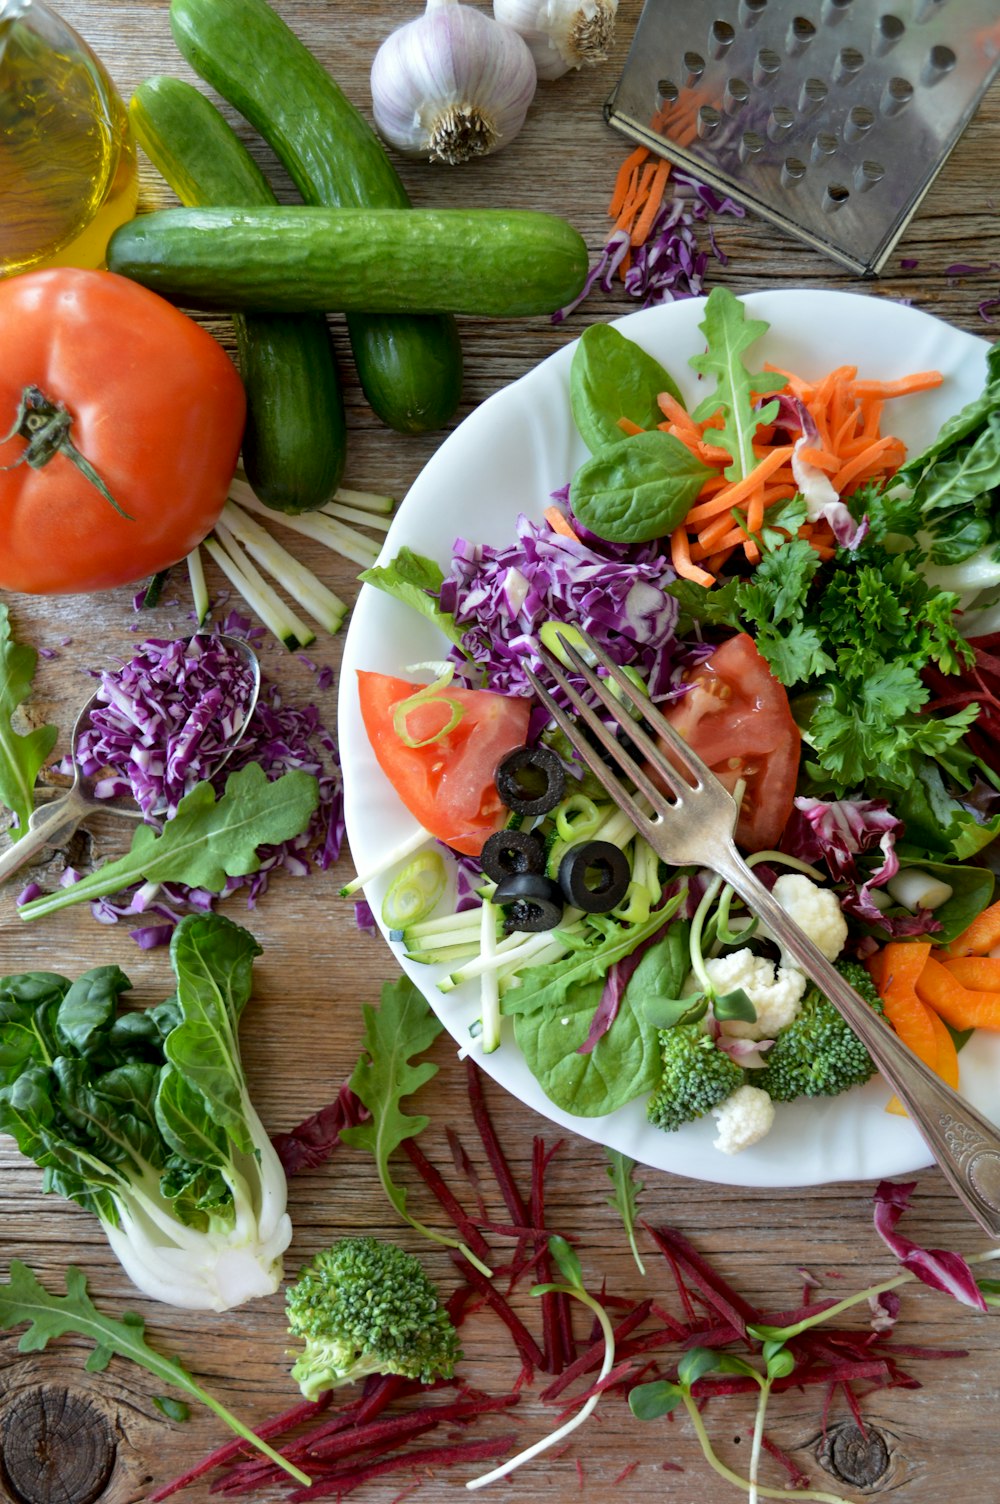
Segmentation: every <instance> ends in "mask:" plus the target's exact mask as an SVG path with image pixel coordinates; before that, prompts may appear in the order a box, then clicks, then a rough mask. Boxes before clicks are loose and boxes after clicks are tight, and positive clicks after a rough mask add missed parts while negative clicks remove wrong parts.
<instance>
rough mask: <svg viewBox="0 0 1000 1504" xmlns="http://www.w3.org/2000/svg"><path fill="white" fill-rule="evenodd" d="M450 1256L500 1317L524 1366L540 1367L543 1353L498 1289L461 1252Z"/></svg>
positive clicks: (543, 1359)
mask: <svg viewBox="0 0 1000 1504" xmlns="http://www.w3.org/2000/svg"><path fill="white" fill-rule="evenodd" d="M451 1257H452V1261H453V1262H454V1263H455V1264H456V1265H457V1266H458V1267H459V1268H460V1269H461V1271H462V1273H463V1274H464V1276H465V1279H466V1282H467V1283H468V1284H470V1285H472V1286H473V1288H474V1289H475V1290H477V1291H478V1293H479V1294H480V1295H481V1296H482V1297H483V1299H484V1300H485V1301H486V1303H487V1304H488V1305H489V1306H490V1307H491V1309H492V1310H494V1311H495V1312H496V1314H497V1315H498V1316H499V1317H500V1320H501V1321H502V1322H503V1324H504V1326H505V1327H506V1328H507V1330H508V1331H509V1332H510V1335H511V1337H512V1338H513V1339H514V1346H515V1347H516V1348H517V1350H518V1353H519V1354H520V1356H521V1361H522V1362H523V1363H524V1364H525V1366H526V1367H528V1368H531V1369H535V1368H542V1367H543V1366H544V1363H545V1355H544V1353H543V1352H542V1350H541V1348H540V1347H539V1346H538V1343H537V1342H536V1341H535V1339H534V1337H533V1336H532V1335H531V1333H530V1332H529V1331H528V1328H527V1327H526V1326H525V1325H524V1322H523V1321H522V1320H521V1318H520V1317H519V1316H518V1315H517V1313H516V1312H515V1311H513V1310H512V1309H511V1307H510V1305H509V1304H508V1303H507V1301H506V1300H505V1299H504V1298H503V1296H502V1295H501V1294H500V1291H499V1290H497V1289H496V1288H495V1287H494V1286H493V1285H492V1284H491V1283H490V1281H489V1280H488V1279H486V1277H485V1276H484V1275H482V1274H480V1272H479V1270H478V1269H475V1268H473V1266H472V1265H471V1264H470V1263H469V1261H468V1259H466V1258H464V1257H463V1256H462V1254H460V1253H458V1252H454V1253H452V1255H451Z"/></svg>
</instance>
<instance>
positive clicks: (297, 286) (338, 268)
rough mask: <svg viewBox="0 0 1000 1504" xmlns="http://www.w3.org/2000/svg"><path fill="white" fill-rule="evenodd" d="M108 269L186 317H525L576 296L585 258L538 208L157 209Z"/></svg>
mask: <svg viewBox="0 0 1000 1504" xmlns="http://www.w3.org/2000/svg"><path fill="white" fill-rule="evenodd" d="M108 266H109V268H110V269H111V270H112V271H116V272H122V273H124V275H125V276H127V277H131V278H133V280H135V281H136V282H142V283H144V284H145V285H146V286H147V287H151V288H153V289H154V290H155V291H156V292H159V293H162V294H163V295H164V296H165V297H168V298H173V299H175V300H177V301H178V302H181V303H183V305H184V306H185V307H193V308H257V309H260V308H266V309H268V310H269V311H271V312H274V313H288V312H307V311H313V312H320V311H321V310H328V311H337V312H341V313H352V312H355V311H358V310H367V311H368V312H373V313H419V312H423V313H446V312H450V313H464V314H482V315H488V316H492V317H494V318H517V317H522V316H524V315H528V314H540V313H553V312H554V311H555V310H556V309H557V308H561V307H562V305H563V304H564V303H568V302H569V301H570V300H571V299H572V298H575V297H576V296H577V294H578V293H579V291H580V289H581V287H582V286H583V282H584V279H585V277H586V275H587V247H586V246H585V245H584V243H583V240H582V239H581V237H580V236H579V235H578V234H577V232H576V230H574V229H573V227H572V226H571V225H569V224H567V222H566V220H564V219H558V218H557V217H556V216H555V215H553V214H539V213H536V212H535V211H534V210H532V209H514V210H506V209H311V208H306V207H304V206H302V205H296V206H292V207H285V206H281V207H276V208H271V207H269V208H262V209H160V210H158V211H157V212H156V213H154V214H144V215H141V216H140V217H139V218H138V219H133V220H130V221H129V222H128V224H126V225H123V226H122V228H121V229H120V230H117V231H116V232H115V234H114V235H113V236H112V237H111V242H110V244H109V246H108Z"/></svg>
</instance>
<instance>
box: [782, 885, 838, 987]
mask: <svg viewBox="0 0 1000 1504" xmlns="http://www.w3.org/2000/svg"><path fill="white" fill-rule="evenodd" d="M771 891H772V893H773V894H774V897H775V898H776V899H777V901H778V903H780V904H781V907H782V908H783V909H784V911H785V913H786V914H787V915H788V916H789V918H790V919H794V920H795V923H796V924H797V925H798V926H799V929H802V930H805V932H806V934H807V935H808V936H809V938H810V940H811V941H812V942H813V944H814V945H815V946H817V947H818V948H819V949H820V950H821V951H822V952H823V954H824V956H825V957H826V959H827V960H828V961H836V959H837V957H838V956H839V955H840V952H841V951H842V950H843V948H844V946H845V945H846V943H847V920H846V919H845V918H844V911H843V909H842V908H841V907H840V900H839V898H838V897H837V895H836V893H834V891H833V889H832V888H821V887H819V886H818V884H816V883H814V882H812V881H811V879H810V878H808V877H806V876H805V875H804V873H801V872H783V873H782V874H781V876H780V877H779V878H778V880H777V882H776V883H775V885H774V887H773V889H772V890H771ZM781 959H782V963H783V964H785V965H787V964H788V960H787V957H786V956H785V955H784V954H782V958H781Z"/></svg>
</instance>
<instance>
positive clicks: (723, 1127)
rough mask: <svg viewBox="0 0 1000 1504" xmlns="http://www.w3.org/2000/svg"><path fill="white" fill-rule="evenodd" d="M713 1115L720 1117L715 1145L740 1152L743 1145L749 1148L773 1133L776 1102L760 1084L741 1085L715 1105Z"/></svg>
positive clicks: (735, 1152)
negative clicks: (767, 1134)
mask: <svg viewBox="0 0 1000 1504" xmlns="http://www.w3.org/2000/svg"><path fill="white" fill-rule="evenodd" d="M712 1116H713V1117H714V1118H718V1120H719V1136H718V1138H716V1139H715V1140H714V1146H715V1148H716V1149H720V1150H721V1151H722V1153H723V1154H739V1152H740V1150H741V1149H749V1148H750V1145H751V1144H757V1143H759V1142H760V1140H761V1139H762V1138H763V1137H764V1135H765V1134H766V1133H770V1131H771V1128H772V1126H773V1124H774V1103H773V1102H772V1101H771V1098H770V1097H769V1096H768V1094H767V1092H766V1091H762V1090H761V1089H760V1087H759V1086H739V1087H737V1089H736V1090H735V1091H734V1092H733V1094H732V1096H731V1097H727V1098H726V1100H725V1101H724V1102H720V1104H719V1106H718V1107H713V1108H712Z"/></svg>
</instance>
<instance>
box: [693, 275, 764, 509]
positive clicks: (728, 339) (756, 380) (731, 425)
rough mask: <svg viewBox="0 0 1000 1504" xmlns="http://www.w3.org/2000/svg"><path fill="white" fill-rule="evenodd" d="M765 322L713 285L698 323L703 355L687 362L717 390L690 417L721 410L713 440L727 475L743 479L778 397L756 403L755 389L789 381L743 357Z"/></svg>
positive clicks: (759, 391) (708, 415)
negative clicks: (726, 459) (725, 458)
mask: <svg viewBox="0 0 1000 1504" xmlns="http://www.w3.org/2000/svg"><path fill="white" fill-rule="evenodd" d="M720 292H722V294H723V295H722V296H721V297H720V296H719V293H720ZM767 327H768V326H767V324H765V323H764V321H763V319H749V318H747V316H746V309H745V307H744V306H743V304H742V303H741V302H740V300H739V299H738V298H734V297H733V295H732V293H727V292H724V291H723V289H721V288H720V289H716V291H715V292H714V293H712V294H711V296H710V297H709V298H708V300H707V302H706V304H705V321H704V323H703V324H702V325H701V328H702V332H703V333H704V335H705V338H706V340H707V343H708V348H707V349H706V350H705V351H704V353H703V354H701V355H692V357H691V359H690V362H689V364H690V365H691V366H693V367H694V369H695V370H696V371H697V372H698V373H699V374H700V375H702V376H714V377H715V378H716V380H717V386H716V389H715V391H714V392H711V393H710V394H709V395H708V396H707V397H705V398H704V399H703V400H702V401H701V402H700V403H699V404H698V406H697V407H696V408H695V410H694V412H693V414H692V417H693V418H694V419H695V421H696V422H699V421H701V420H703V419H705V418H711V417H712V416H713V415H714V414H716V413H717V412H720V411H721V413H722V419H723V421H722V426H721V427H720V428H719V429H713V431H712V443H713V444H717V445H718V446H719V448H721V449H725V450H726V451H727V452H728V453H729V454H730V455H731V456H732V463H731V464H730V465H728V466H727V467H726V472H725V473H726V478H727V480H742V479H743V477H744V476H745V475H747V474H749V472H750V471H751V470H752V469H753V467H754V465H755V463H756V460H755V458H754V452H753V440H754V435H755V434H756V432H757V429H758V427H759V426H760V425H761V424H765V423H770V422H771V421H772V420H773V419H774V417H775V416H776V415H777V411H778V405H777V403H776V402H766V403H764V405H763V406H758V405H757V404H756V402H755V395H756V396H757V397H760V396H763V395H765V394H766V393H768V392H777V391H780V390H781V388H782V387H784V386H785V385H786V384H787V381H786V377H784V376H782V375H780V374H779V373H778V372H776V371H757V372H754V373H753V374H751V373H750V372H749V371H748V370H747V368H746V366H745V365H744V363H743V356H744V355H745V354H746V352H747V350H749V348H750V346H751V345H753V344H756V342H757V340H759V339H760V337H761V335H763V334H766V333H767Z"/></svg>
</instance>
